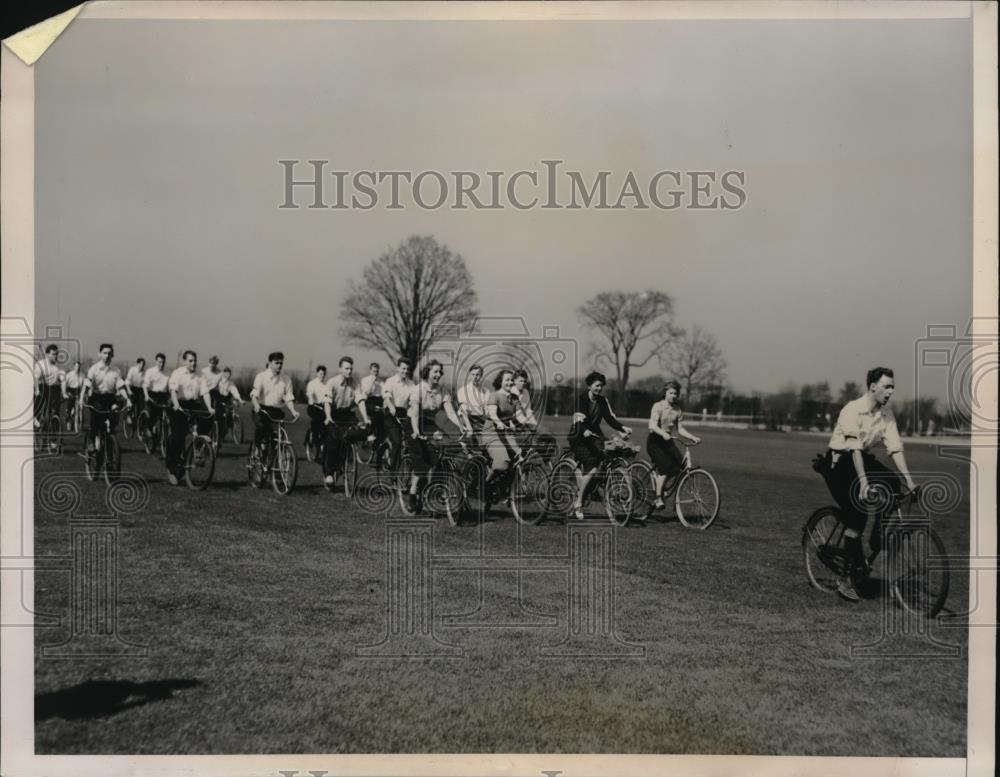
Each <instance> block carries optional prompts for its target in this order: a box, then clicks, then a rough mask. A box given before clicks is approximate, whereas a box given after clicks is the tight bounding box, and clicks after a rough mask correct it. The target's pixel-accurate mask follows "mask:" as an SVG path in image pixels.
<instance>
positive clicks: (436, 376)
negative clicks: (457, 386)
mask: <svg viewBox="0 0 1000 777" xmlns="http://www.w3.org/2000/svg"><path fill="white" fill-rule="evenodd" d="M443 375H444V367H443V366H442V365H441V362H439V361H438V360H437V359H432V360H431V361H429V362H427V364H425V365H424V367H423V369H422V370H421V371H420V383H417V384H416V385H415V386H414V387H413V388H412V389H410V400H409V416H410V426H411V432H410V436H411V439H410V445H411V450H412V452H413V479H412V481H411V482H410V494H409V502H410V509H411V510H412V511H416V510H417V487H418V485H419V482H420V478H422V477H426V476H427V475H428V474H429V473H430V471H431V468H432V467H433V466H434V456H433V452H432V450H431V447H430V444H429V442H428V440H427V438H428V437H432V436H433V435H434V433H435V432H439V431H441V429H439V428H438V425H437V419H436V415H437V411H438V410H440V409H441V408H442V407H444V410H445V414H446V415H447V416H448V420H449V421H451V422H452V423H453V424H454V425H455V426H456V427H458V428H459V429H463V426H462V422H461V420H460V419H459V417H458V414H457V413H456V412H455V407H454V405H453V404H452V400H451V394H449V393H448V391H447V390H446V389H445V388H444V387H443V386H442V385H441V377H442V376H443Z"/></svg>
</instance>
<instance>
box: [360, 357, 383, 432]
mask: <svg viewBox="0 0 1000 777" xmlns="http://www.w3.org/2000/svg"><path fill="white" fill-rule="evenodd" d="M381 371H382V368H381V366H379V363H378V362H372V363H371V364H369V365H368V374H367V375H365V376H364V377H363V378H362V379H361V386H360V389H359V394H360V397H361V400H362V402H364V405H365V412H366V413H367V414H368V418H369V420H371V422H372V432H373V434H370V435H368V442H371V443H374V444H375V450H378V446H379V445H381V444H382V440H384V439H385V416H383V415H382V407H383V405H384V401H383V398H382V389H383V387H384V386H385V381H384V380H382V379H381V378H380V377H379V376H378V374H379V372H381Z"/></svg>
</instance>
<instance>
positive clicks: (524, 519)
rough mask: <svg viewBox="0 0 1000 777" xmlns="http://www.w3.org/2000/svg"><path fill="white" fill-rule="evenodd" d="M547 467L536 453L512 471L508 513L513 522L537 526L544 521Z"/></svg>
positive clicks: (547, 487) (547, 480)
mask: <svg viewBox="0 0 1000 777" xmlns="http://www.w3.org/2000/svg"><path fill="white" fill-rule="evenodd" d="M548 489H549V467H548V465H547V464H546V463H545V461H544V460H543V459H542V458H541V456H540V455H539V454H538V453H535V454H533V455H531V457H530V458H529V459H528V460H527V461H526V462H524V463H523V464H522V465H521V466H519V467H518V468H517V469H515V470H514V479H513V481H512V482H511V486H510V511H511V512H512V513H513V514H514V520H516V521H517V522H518V523H523V524H525V525H527V526H537V525H538V524H540V523H541V522H542V521H543V520H545V513H546V510H545V505H546V502H547V499H546V496H547V494H548Z"/></svg>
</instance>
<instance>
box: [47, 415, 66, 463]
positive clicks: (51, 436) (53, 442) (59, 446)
mask: <svg viewBox="0 0 1000 777" xmlns="http://www.w3.org/2000/svg"><path fill="white" fill-rule="evenodd" d="M47 437H48V451H49V453H53V454H56V455H62V452H63V424H62V419H61V418H60V417H59V416H57V415H54V416H52V417H51V418H50V419H49V423H48V435H47Z"/></svg>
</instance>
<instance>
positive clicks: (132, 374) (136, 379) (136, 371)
mask: <svg viewBox="0 0 1000 777" xmlns="http://www.w3.org/2000/svg"><path fill="white" fill-rule="evenodd" d="M125 384H126V385H127V386H128V387H129V388H141V387H142V367H140V366H139V365H138V364H134V365H132V366H131V367H129V370H128V373H127V374H126V375H125Z"/></svg>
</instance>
